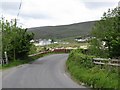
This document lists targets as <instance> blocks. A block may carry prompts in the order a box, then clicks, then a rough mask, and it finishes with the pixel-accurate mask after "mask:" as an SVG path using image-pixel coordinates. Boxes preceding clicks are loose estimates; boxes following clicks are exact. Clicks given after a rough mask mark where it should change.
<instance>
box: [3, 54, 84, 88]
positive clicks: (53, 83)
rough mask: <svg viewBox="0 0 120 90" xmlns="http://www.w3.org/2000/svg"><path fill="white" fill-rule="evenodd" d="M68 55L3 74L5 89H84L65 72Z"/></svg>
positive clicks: (39, 61) (53, 56)
mask: <svg viewBox="0 0 120 90" xmlns="http://www.w3.org/2000/svg"><path fill="white" fill-rule="evenodd" d="M67 58H68V54H54V55H49V56H45V57H43V58H40V59H37V60H36V61H34V62H32V63H30V64H26V65H23V66H20V67H17V68H13V69H12V70H8V71H7V73H4V72H3V77H2V79H3V80H2V87H3V88H84V87H83V86H80V85H78V84H77V83H75V82H74V81H72V80H71V79H70V77H69V76H68V75H67V74H66V72H65V61H66V60H67Z"/></svg>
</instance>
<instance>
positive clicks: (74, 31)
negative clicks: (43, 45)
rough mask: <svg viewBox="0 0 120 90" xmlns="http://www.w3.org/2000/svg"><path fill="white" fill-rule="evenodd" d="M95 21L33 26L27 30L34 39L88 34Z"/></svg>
mask: <svg viewBox="0 0 120 90" xmlns="http://www.w3.org/2000/svg"><path fill="white" fill-rule="evenodd" d="M95 22H96V21H89V22H82V23H75V24H70V25H60V26H45V27H34V28H29V29H28V31H29V32H33V33H34V34H35V39H39V38H46V39H48V38H52V39H53V38H54V39H63V38H69V37H76V36H82V35H87V34H89V33H90V31H91V29H92V27H93V25H94V24H95Z"/></svg>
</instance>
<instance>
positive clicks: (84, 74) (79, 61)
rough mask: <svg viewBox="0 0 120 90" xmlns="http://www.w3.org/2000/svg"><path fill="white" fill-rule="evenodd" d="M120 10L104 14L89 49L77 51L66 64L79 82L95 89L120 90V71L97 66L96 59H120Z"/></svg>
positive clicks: (95, 27) (119, 69)
mask: <svg viewBox="0 0 120 90" xmlns="http://www.w3.org/2000/svg"><path fill="white" fill-rule="evenodd" d="M119 25H120V8H118V7H117V8H115V9H113V10H110V9H109V10H108V12H106V13H104V15H103V17H102V18H101V20H100V21H98V22H97V23H96V24H95V26H94V27H93V30H92V36H93V39H92V40H91V42H90V46H89V49H88V50H87V52H86V51H84V50H73V51H72V52H71V53H70V55H69V58H68V60H67V62H66V65H67V70H68V71H69V72H70V74H71V76H72V77H73V78H74V79H75V80H77V81H78V82H79V83H84V85H87V86H89V87H91V88H93V89H96V88H97V89H99V90H105V89H108V90H119V89H120V87H119V81H120V68H119V67H114V66H109V65H106V64H105V65H95V64H94V63H93V61H92V60H93V58H110V59H118V60H119V59H120V27H119Z"/></svg>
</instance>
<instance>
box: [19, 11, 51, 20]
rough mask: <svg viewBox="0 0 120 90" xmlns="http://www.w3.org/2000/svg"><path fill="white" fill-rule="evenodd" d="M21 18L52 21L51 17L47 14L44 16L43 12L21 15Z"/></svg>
mask: <svg viewBox="0 0 120 90" xmlns="http://www.w3.org/2000/svg"><path fill="white" fill-rule="evenodd" d="M20 16H21V17H24V18H33V19H50V18H51V17H50V16H49V15H47V14H44V13H42V12H39V13H33V12H31V13H22V12H21V13H20Z"/></svg>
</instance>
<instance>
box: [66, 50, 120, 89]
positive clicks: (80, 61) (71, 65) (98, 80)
mask: <svg viewBox="0 0 120 90" xmlns="http://www.w3.org/2000/svg"><path fill="white" fill-rule="evenodd" d="M90 59H91V56H87V55H84V54H81V53H80V52H77V51H75V52H72V53H71V54H70V56H69V58H68V60H67V62H66V66H67V70H68V72H69V73H70V74H71V76H72V77H73V79H75V80H76V81H77V82H79V83H81V82H82V83H84V84H85V85H87V86H89V87H91V88H94V89H95V88H100V89H99V90H105V88H109V90H119V89H118V86H119V82H118V81H119V80H120V76H119V74H118V68H111V70H109V69H108V67H104V68H102V69H101V68H100V66H97V65H92V62H91V61H89V60H90Z"/></svg>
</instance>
